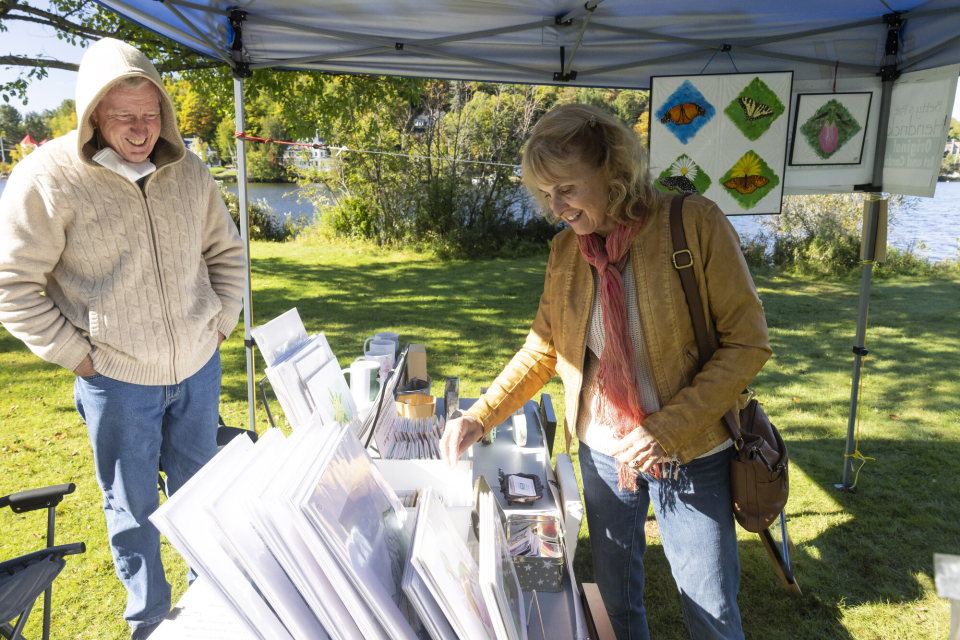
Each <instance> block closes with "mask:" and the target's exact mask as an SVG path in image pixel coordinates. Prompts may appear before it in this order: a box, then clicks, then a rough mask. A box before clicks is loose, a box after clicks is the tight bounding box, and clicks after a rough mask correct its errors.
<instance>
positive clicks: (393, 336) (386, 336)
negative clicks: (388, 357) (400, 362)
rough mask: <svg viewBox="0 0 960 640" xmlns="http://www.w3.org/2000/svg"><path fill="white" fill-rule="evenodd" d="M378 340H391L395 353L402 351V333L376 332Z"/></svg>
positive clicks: (375, 335)
mask: <svg viewBox="0 0 960 640" xmlns="http://www.w3.org/2000/svg"><path fill="white" fill-rule="evenodd" d="M374 337H375V338H376V339H377V340H389V341H390V342H392V343H393V353H394V354H397V353H400V334H399V333H394V332H392V331H381V332H379V333H376V334H374Z"/></svg>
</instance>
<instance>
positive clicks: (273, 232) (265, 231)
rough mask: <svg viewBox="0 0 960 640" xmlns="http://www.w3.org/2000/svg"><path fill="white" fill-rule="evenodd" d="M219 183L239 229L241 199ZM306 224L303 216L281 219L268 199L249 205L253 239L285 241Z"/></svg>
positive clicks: (222, 194) (228, 208) (249, 226)
mask: <svg viewBox="0 0 960 640" xmlns="http://www.w3.org/2000/svg"><path fill="white" fill-rule="evenodd" d="M218 185H219V187H220V197H221V198H223V202H224V204H226V205H227V211H229V212H230V217H231V218H233V223H234V224H235V225H237V229H240V200H239V198H237V196H235V195H234V194H233V193H231V192H230V190H229V189H227V188H226V187H225V186H224V185H223V183H222V182H221V183H218ZM306 224H307V221H306V220H305V219H303V218H293V217H289V218H286V219H280V217H279V216H277V214H276V213H275V212H274V210H273V208H272V207H271V206H270V205H269V204H267V201H266V200H259V201H257V202H250V203H248V205H247V225H248V227H247V228H248V229H249V230H250V239H251V240H271V241H273V242H283V241H284V240H289V239H290V238H294V237H296V236H297V234H299V233H300V232H301V231H302V230H303V228H304V227H305V226H306Z"/></svg>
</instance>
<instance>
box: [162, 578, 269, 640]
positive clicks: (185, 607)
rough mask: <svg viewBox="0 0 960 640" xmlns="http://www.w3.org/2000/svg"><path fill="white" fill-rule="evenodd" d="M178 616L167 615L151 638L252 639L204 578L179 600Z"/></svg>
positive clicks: (196, 582) (180, 639)
mask: <svg viewBox="0 0 960 640" xmlns="http://www.w3.org/2000/svg"><path fill="white" fill-rule="evenodd" d="M176 609H178V610H179V611H178V613H177V617H176V618H173V619H170V618H168V619H166V620H164V621H163V623H162V624H161V625H160V626H159V627H157V630H156V631H154V632H153V634H151V636H150V637H151V638H152V640H253V638H254V636H252V635H250V633H249V632H248V631H247V629H246V627H244V626H243V624H241V623H240V621H239V620H238V619H237V616H236V615H234V613H233V611H232V610H231V609H230V608H229V607H228V606H226V605H225V604H224V603H223V601H222V600H221V599H220V598H219V597H218V596H217V594H216V593H214V590H213V589H212V588H211V587H210V585H209V584H208V583H207V581H206V580H205V579H204V578H197V579H196V581H194V583H193V584H192V585H190V588H189V589H187V591H186V592H185V593H184V594H183V597H181V598H180V601H179V602H177V606H176Z"/></svg>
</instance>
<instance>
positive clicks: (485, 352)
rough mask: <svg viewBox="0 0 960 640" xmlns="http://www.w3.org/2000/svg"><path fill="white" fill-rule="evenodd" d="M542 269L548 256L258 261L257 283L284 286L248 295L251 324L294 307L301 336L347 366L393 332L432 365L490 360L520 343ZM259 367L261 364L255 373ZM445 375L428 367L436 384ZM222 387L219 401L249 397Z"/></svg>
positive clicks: (240, 384) (232, 361)
mask: <svg viewBox="0 0 960 640" xmlns="http://www.w3.org/2000/svg"><path fill="white" fill-rule="evenodd" d="M544 264H545V258H529V259H520V260H503V261H491V262H485V263H481V264H479V265H478V264H477V263H468V262H464V263H460V262H452V263H444V264H443V265H441V266H438V265H437V264H433V263H430V262H397V263H394V262H376V261H374V262H371V263H369V264H363V265H356V266H353V265H348V266H341V265H336V264H304V263H303V262H300V261H295V260H290V259H286V258H279V257H271V258H260V259H257V260H255V261H254V262H253V279H254V282H258V281H259V282H264V281H270V282H276V281H281V282H284V283H289V284H288V285H287V286H278V287H272V286H271V287H264V288H258V289H256V290H255V291H254V293H253V306H254V326H256V325H258V324H262V323H264V322H266V321H267V320H269V319H272V318H274V317H276V316H278V315H280V314H281V313H283V312H285V311H287V310H288V309H290V308H292V307H296V308H297V310H298V312H299V313H300V317H301V318H302V319H303V321H304V324H305V326H306V328H307V331H308V332H311V333H312V332H315V331H321V330H322V331H324V332H325V334H326V336H327V339H328V340H329V342H330V345H331V348H332V349H333V351H334V353H336V354H338V356H339V357H340V359H341V362H344V363H345V362H348V361H349V360H352V359H353V357H355V356H356V355H360V353H361V348H362V345H363V339H364V337H366V336H371V335H373V334H374V333H375V332H376V331H384V330H393V331H397V332H398V333H400V338H401V341H402V342H404V343H405V342H427V343H429V355H430V357H431V360H435V362H436V363H437V365H438V367H439V365H440V363H446V364H447V365H448V366H449V365H450V364H451V363H454V364H455V363H459V362H464V363H478V362H483V363H492V362H493V360H495V359H498V358H499V359H500V360H502V359H503V357H504V356H505V355H506V357H509V356H512V350H515V349H517V348H518V347H519V346H520V345H521V344H522V343H523V339H524V337H525V336H526V327H529V326H530V324H532V322H533V318H534V315H535V314H536V309H537V301H538V300H539V298H540V293H541V292H542V289H543V277H544V276H543V273H544V271H543V270H544ZM491 277H493V278H495V279H494V280H491V279H490V278H491ZM510 327H517V328H510ZM505 350H511V351H510V352H509V353H506V351H505ZM243 358H244V356H243V353H242V352H239V351H238V352H236V353H231V354H230V355H228V356H227V361H226V362H225V364H224V367H225V369H226V368H227V367H228V366H231V367H239V368H243V367H244V366H245V365H244V360H243ZM263 366H264V365H263V361H262V360H260V361H259V362H258V365H257V371H258V372H260V371H262V370H263ZM493 366H497V365H496V364H495V363H494V364H493ZM445 375H447V372H445V371H443V370H441V368H436V367H434V366H433V365H431V376H432V377H433V378H434V379H435V380H439V379H442V378H443V377H445ZM451 375H453V374H451ZM259 377H260V375H259V374H258V378H259ZM224 382H225V384H224V394H225V397H226V398H229V399H231V400H243V399H245V398H246V387H245V383H244V381H243V380H234V381H230V382H228V381H227V380H226V379H225V380H224Z"/></svg>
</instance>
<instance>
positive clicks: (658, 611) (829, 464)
mask: <svg viewBox="0 0 960 640" xmlns="http://www.w3.org/2000/svg"><path fill="white" fill-rule="evenodd" d="M787 445H788V448H789V450H790V457H791V460H792V461H793V466H794V476H793V477H794V479H795V481H796V480H797V479H799V478H798V475H797V470H798V469H799V470H801V471H802V472H803V473H804V474H805V475H806V477H807V478H809V479H810V480H812V481H813V482H814V483H815V484H816V485H817V488H818V489H819V490H820V492H822V493H823V494H826V496H827V498H828V499H827V500H825V502H826V503H832V504H830V505H829V506H825V507H824V508H823V509H818V508H812V509H811V508H806V509H802V510H798V511H794V510H793V509H791V505H790V504H788V505H787V514H788V519H789V524H788V527H791V528H793V534H792V537H793V539H794V542H795V543H796V545H797V550H796V552H795V553H794V555H793V557H792V558H791V560H792V561H793V565H794V571H795V573H796V577H797V581H798V582H799V584H800V587H801V589H802V590H803V596H801V597H791V596H789V595H787V594H786V592H785V591H784V589H783V587H782V586H781V584H780V581H779V580H778V578H777V577H776V574H775V573H774V570H773V567H772V565H771V563H770V560H769V558H768V556H767V554H766V551H765V550H764V549H763V546H762V545H761V544H760V541H759V538H758V537H756V536H753V535H749V534H748V535H747V536H746V537H744V538H742V539H741V540H740V541H739V543H738V547H739V553H740V564H741V583H740V596H739V604H740V608H741V616H742V619H743V624H744V630H745V632H746V636H747V638H751V637H761V636H762V637H764V638H771V637H772V638H784V639H787V638H790V639H793V638H810V639H811V640H813V639H820V638H837V639H847V638H852V637H853V636H852V635H851V634H850V632H849V631H848V630H847V629H846V628H845V627H844V624H843V620H844V611H845V610H846V609H849V608H853V607H859V606H863V605H868V606H869V605H886V606H891V605H893V606H897V605H898V603H899V605H900V606H901V607H903V606H904V605H910V603H912V602H913V603H915V602H916V601H918V600H921V599H923V598H924V597H925V591H927V590H929V589H930V585H932V583H933V554H934V553H936V552H941V553H943V552H951V553H952V552H956V551H957V549H958V547H957V545H958V541H960V523H958V522H957V518H956V514H955V512H954V506H955V505H956V504H957V503H958V500H960V487H958V486H957V483H956V478H957V476H958V474H960V463H958V460H960V444H958V443H955V442H944V441H940V440H936V439H933V438H931V439H925V440H924V439H910V440H887V439H876V440H874V439H867V440H861V441H860V447H861V449H863V450H864V451H869V454H870V455H871V456H872V457H875V458H877V461H876V462H869V463H868V466H867V467H866V468H865V469H864V470H863V472H862V473H861V477H860V481H859V483H858V488H857V489H856V491H854V492H842V491H839V490H837V489H835V488H834V484H835V483H836V482H838V481H839V476H840V465H841V464H842V462H841V461H842V452H843V442H842V441H839V440H837V439H835V438H834V439H818V440H799V441H788V442H787ZM825 517H826V519H827V521H828V522H829V520H833V521H834V522H833V523H828V524H825V525H822V526H821V527H820V528H819V530H818V531H816V532H815V533H814V534H813V535H808V532H809V531H810V529H811V526H814V527H815V526H816V525H812V524H811V523H815V522H824V519H825ZM801 528H802V530H803V531H804V532H805V533H804V534H803V537H802V538H801V537H800V536H798V531H799V530H801ZM741 533H742V532H741ZM650 542H651V541H650V540H649V539H648V543H650ZM574 566H575V571H576V572H577V577H578V579H579V580H582V581H585V582H590V581H592V577H593V566H592V560H591V556H590V540H589V538H585V537H581V538H580V541H579V546H578V548H577V558H576V560H575V565H574ZM645 567H646V571H645V575H646V588H645V594H646V598H645V600H646V606H647V616H648V619H649V623H650V630H651V637H654V638H684V637H687V636H686V631H685V629H684V625H683V619H682V615H681V613H680V599H679V596H678V594H677V588H676V584H675V583H674V581H673V578H672V576H671V573H670V566H669V563H668V562H667V560H666V557H665V555H664V552H663V547H662V546H660V544H659V541H653V543H652V544H648V547H647V554H646V557H645ZM905 613H908V612H905ZM878 628H885V627H882V626H879V627H878Z"/></svg>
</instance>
